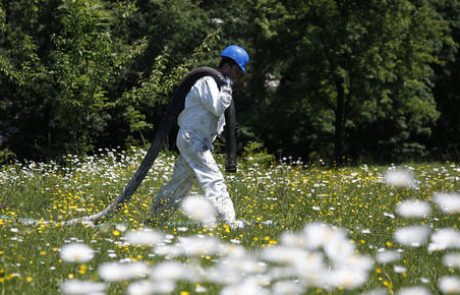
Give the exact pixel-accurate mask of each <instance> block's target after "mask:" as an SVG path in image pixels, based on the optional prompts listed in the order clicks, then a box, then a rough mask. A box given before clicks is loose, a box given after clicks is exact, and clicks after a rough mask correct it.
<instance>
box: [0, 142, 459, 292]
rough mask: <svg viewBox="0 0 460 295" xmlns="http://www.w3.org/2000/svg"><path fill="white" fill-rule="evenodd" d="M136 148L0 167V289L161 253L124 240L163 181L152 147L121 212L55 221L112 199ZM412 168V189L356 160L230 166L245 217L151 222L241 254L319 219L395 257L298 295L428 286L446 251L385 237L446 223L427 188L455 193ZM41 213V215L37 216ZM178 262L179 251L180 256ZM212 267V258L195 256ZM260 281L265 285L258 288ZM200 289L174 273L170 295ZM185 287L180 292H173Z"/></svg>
mask: <svg viewBox="0 0 460 295" xmlns="http://www.w3.org/2000/svg"><path fill="white" fill-rule="evenodd" d="M143 153H144V152H143V151H139V150H138V151H135V152H132V153H121V152H116V151H103V152H101V154H100V155H97V156H93V157H87V158H85V159H79V158H76V157H73V156H69V157H68V158H67V159H66V161H65V164H64V165H62V164H61V165H58V164H57V163H47V164H43V163H34V162H30V163H25V164H19V163H17V164H14V165H9V166H4V167H2V170H1V172H0V187H1V191H0V204H1V206H0V208H2V209H0V214H2V215H3V219H1V220H0V235H1V240H0V294H59V292H60V291H59V286H60V284H61V283H62V282H63V281H65V280H67V279H81V280H90V281H101V278H100V277H99V274H98V271H97V269H98V266H99V265H101V264H102V263H105V262H110V261H120V260H121V261H143V262H145V263H147V264H148V265H150V266H154V265H157V264H158V263H160V262H162V261H164V257H160V256H158V255H154V254H153V252H152V250H151V249H150V248H146V247H132V246H129V245H127V244H126V243H125V241H124V238H123V237H124V235H125V233H126V231H129V230H134V229H138V228H140V227H142V221H143V220H144V219H145V218H146V217H147V214H148V212H149V208H150V206H151V203H152V199H153V198H154V196H155V194H156V192H157V191H158V190H159V188H160V187H161V185H162V184H164V183H165V182H166V181H168V180H169V178H170V176H171V174H172V169H173V164H174V155H170V154H168V155H165V154H162V155H161V157H160V158H159V159H157V161H156V163H155V165H154V167H153V168H152V169H151V171H150V173H149V175H148V176H147V178H146V179H145V181H144V182H143V184H142V186H141V187H140V188H139V190H138V191H137V193H136V194H135V195H134V196H133V198H132V200H131V202H130V203H128V204H127V205H126V206H125V207H124V209H123V210H121V211H120V212H119V213H117V214H116V215H115V216H114V218H112V219H111V220H109V221H108V222H106V223H104V224H101V225H97V226H96V227H91V226H84V225H77V226H71V227H62V226H60V225H59V221H63V220H68V219H71V218H75V217H78V216H84V215H88V214H93V213H95V212H97V211H99V210H101V209H103V208H104V207H105V206H106V205H107V204H108V202H109V201H110V200H111V199H112V198H114V197H116V196H117V195H118V193H119V192H120V191H121V190H122V189H123V187H124V185H125V184H126V182H127V181H128V180H129V178H130V177H131V176H132V175H133V173H134V171H135V170H136V169H137V166H138V164H139V162H140V160H141V159H142V156H143ZM401 167H402V168H404V169H406V170H407V171H412V173H413V175H414V177H415V180H416V181H415V187H412V188H405V187H399V188H398V187H392V186H389V185H387V184H385V183H384V182H383V180H382V177H383V175H384V174H385V172H386V171H387V169H388V167H383V166H382V167H377V166H369V167H368V166H365V165H364V166H359V167H349V168H341V169H329V168H325V167H320V166H309V165H303V164H301V163H300V164H298V165H290V164H287V163H278V164H277V165H275V166H272V167H264V166H262V165H260V166H259V165H257V164H255V165H254V164H251V165H245V163H241V165H240V170H239V172H238V173H237V174H236V175H227V176H226V177H227V184H228V188H229V191H230V193H231V196H232V200H233V203H234V205H235V209H236V212H237V217H238V218H239V219H244V220H247V221H248V222H249V225H248V226H247V227H246V228H244V229H241V230H236V231H232V230H230V228H229V227H228V226H226V225H219V226H218V227H217V228H214V229H209V228H203V227H201V226H199V225H198V224H192V223H190V222H189V220H188V219H187V218H186V217H185V216H184V215H183V214H182V213H181V212H180V211H178V212H177V213H176V214H175V215H173V217H172V218H171V220H170V223H168V224H167V225H165V226H164V227H163V228H159V229H157V230H160V231H162V232H164V233H165V234H166V235H171V237H172V238H173V239H177V237H180V236H191V235H195V234H202V235H205V236H206V235H211V236H214V237H217V238H218V239H220V240H222V241H223V242H226V243H230V244H234V245H241V246H244V247H245V248H247V249H249V250H250V251H256V250H260V249H264V248H266V247H272V246H275V245H279V244H280V237H281V235H282V234H283V233H284V232H286V231H292V232H295V231H299V230H302V228H303V227H304V225H305V224H306V223H312V222H324V223H328V224H330V225H333V226H337V227H340V228H344V229H346V230H347V234H348V237H349V238H350V239H351V241H352V243H353V244H354V245H355V247H356V251H357V252H359V253H360V254H363V255H367V256H369V257H371V258H374V257H375V255H376V254H377V253H379V252H381V251H383V250H384V249H386V250H395V251H398V252H399V253H400V254H401V259H400V260H398V261H395V262H392V263H388V264H382V263H377V262H374V264H373V269H372V270H371V272H370V274H369V277H368V279H367V281H366V283H364V284H363V285H362V286H361V287H359V288H357V289H353V290H343V289H341V288H339V289H335V290H324V289H322V288H320V287H316V286H315V287H314V288H308V291H307V292H309V293H312V294H317V293H320V294H321V293H323V294H330V293H334V294H335V293H361V292H362V291H364V290H373V289H379V288H383V289H384V290H387V291H389V293H390V294H391V293H392V292H393V291H397V290H399V289H401V288H402V287H410V286H423V287H425V288H426V289H428V290H430V291H431V292H432V293H434V294H436V293H438V292H439V290H438V285H437V284H438V279H439V278H440V277H442V276H444V275H458V274H459V273H458V270H457V269H454V268H449V267H446V266H444V265H443V264H442V257H443V255H444V254H445V253H447V252H452V250H450V251H442V252H433V253H429V252H428V251H427V247H426V245H423V246H422V247H415V248H412V247H408V246H403V245H400V244H398V243H397V242H396V241H395V240H394V236H393V234H394V232H395V231H396V229H397V228H400V227H403V226H408V225H417V224H426V225H427V226H429V227H430V228H431V230H432V231H434V230H436V229H440V228H445V227H451V228H458V225H459V224H460V223H459V221H460V218H459V217H460V215H459V214H452V215H444V214H442V212H441V211H440V210H439V207H437V206H436V205H435V204H434V203H433V202H432V197H433V194H434V193H435V192H458V191H459V190H460V166H458V165H456V164H451V163H444V164H414V165H402V166H401ZM408 199H419V200H424V201H427V202H429V203H430V204H431V208H432V213H431V215H429V216H428V217H426V218H421V219H406V218H402V217H401V216H398V215H397V213H396V206H397V204H398V203H399V202H401V201H403V200H408ZM18 218H35V219H39V220H40V219H41V220H43V222H42V223H41V224H38V225H23V224H21V223H19V222H17V219H18ZM46 221H51V222H52V223H50V224H48V223H46ZM69 242H81V243H85V244H87V245H89V246H90V247H91V248H92V249H94V250H95V257H94V259H93V260H91V261H89V262H86V263H66V262H64V261H62V259H61V258H60V249H61V247H62V245H63V244H65V243H69ZM181 259H182V260H183V262H187V259H188V258H181ZM200 259H201V262H200V263H202V264H203V265H212V264H213V261H215V257H201V258H200ZM128 285H129V282H120V283H111V284H110V285H109V287H108V289H107V290H106V292H107V294H125V292H126V288H127V286H128ZM267 287H268V288H269V287H270V286H267ZM200 288H201V289H203V288H205V289H206V290H207V292H208V293H219V290H220V288H221V287H220V286H217V285H215V284H206V283H205V284H200V283H193V282H181V283H180V284H179V285H178V286H177V287H176V289H175V292H176V293H180V292H189V293H195V292H197V290H198V291H199V290H201V289H200ZM184 294H186V293H184Z"/></svg>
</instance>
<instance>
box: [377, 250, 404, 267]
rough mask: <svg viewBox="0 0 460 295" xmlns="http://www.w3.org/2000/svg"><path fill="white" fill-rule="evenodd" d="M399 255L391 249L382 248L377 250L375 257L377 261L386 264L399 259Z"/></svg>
mask: <svg viewBox="0 0 460 295" xmlns="http://www.w3.org/2000/svg"><path fill="white" fill-rule="evenodd" d="M400 257H401V255H400V253H398V252H396V251H392V250H383V251H381V252H378V253H377V255H376V257H375V259H376V260H377V262H378V263H382V264H387V263H390V262H393V261H397V260H399V259H400Z"/></svg>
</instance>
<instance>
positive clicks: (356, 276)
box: [326, 267, 367, 289]
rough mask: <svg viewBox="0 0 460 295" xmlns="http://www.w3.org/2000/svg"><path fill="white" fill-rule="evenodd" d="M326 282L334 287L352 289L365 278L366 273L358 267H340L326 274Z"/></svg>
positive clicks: (364, 280)
mask: <svg viewBox="0 0 460 295" xmlns="http://www.w3.org/2000/svg"><path fill="white" fill-rule="evenodd" d="M326 280H327V281H326V283H327V284H328V285H331V286H333V287H336V288H345V289H354V288H356V287H359V286H361V285H362V284H363V283H365V282H366V280H367V273H366V272H365V271H361V270H359V269H352V268H348V267H340V268H338V269H336V270H333V271H332V272H331V273H329V274H328V276H327V278H326Z"/></svg>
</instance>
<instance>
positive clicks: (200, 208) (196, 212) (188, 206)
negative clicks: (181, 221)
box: [182, 196, 216, 225]
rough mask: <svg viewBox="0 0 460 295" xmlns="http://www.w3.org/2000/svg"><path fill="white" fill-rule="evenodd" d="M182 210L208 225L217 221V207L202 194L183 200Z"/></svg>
mask: <svg viewBox="0 0 460 295" xmlns="http://www.w3.org/2000/svg"><path fill="white" fill-rule="evenodd" d="M182 210H183V211H184V213H185V214H186V215H187V216H188V217H189V218H191V219H193V220H195V221H199V222H201V223H203V224H206V225H213V224H214V223H215V215H216V209H215V208H214V206H213V205H212V204H211V203H210V202H209V201H208V200H206V199H205V198H204V197H200V196H189V197H187V198H186V199H185V200H184V201H183V202H182Z"/></svg>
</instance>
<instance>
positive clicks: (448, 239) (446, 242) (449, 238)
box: [428, 228, 460, 252]
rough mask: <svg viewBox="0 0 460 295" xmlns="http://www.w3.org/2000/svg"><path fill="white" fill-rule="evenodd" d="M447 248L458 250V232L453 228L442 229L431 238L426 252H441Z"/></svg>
mask: <svg viewBox="0 0 460 295" xmlns="http://www.w3.org/2000/svg"><path fill="white" fill-rule="evenodd" d="M449 248H460V231H458V230H455V229H453V228H442V229H439V230H437V231H436V232H435V233H434V234H433V235H432V236H431V243H430V244H429V245H428V251H430V252H433V251H442V250H445V249H449Z"/></svg>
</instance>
